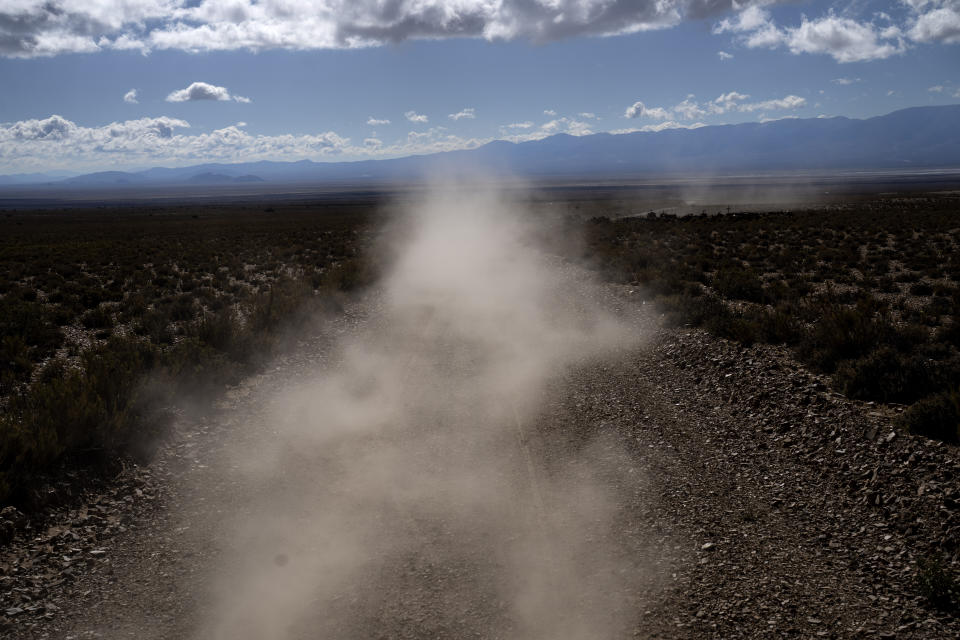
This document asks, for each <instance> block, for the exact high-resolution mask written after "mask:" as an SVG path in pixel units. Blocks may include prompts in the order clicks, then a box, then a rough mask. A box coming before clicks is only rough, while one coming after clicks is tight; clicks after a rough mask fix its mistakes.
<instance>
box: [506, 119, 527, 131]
mask: <svg viewBox="0 0 960 640" xmlns="http://www.w3.org/2000/svg"><path fill="white" fill-rule="evenodd" d="M500 128H501V129H531V128H533V122H531V121H530V120H527V121H526V122H514V123H513V124H507V125H504V126H502V127H500Z"/></svg>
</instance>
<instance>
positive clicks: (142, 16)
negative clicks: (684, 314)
mask: <svg viewBox="0 0 960 640" xmlns="http://www.w3.org/2000/svg"><path fill="white" fill-rule="evenodd" d="M735 6H737V3H736V2H735V1H734V0H416V1H399V0H395V1H390V2H384V1H382V0H351V1H346V0H90V1H87V2H79V1H56V0H54V1H51V0H7V2H6V3H5V5H4V8H2V9H0V55H6V56H14V57H34V56H45V55H57V54H61V53H71V52H73V53H76V52H95V51H99V50H105V49H140V50H143V51H149V50H152V49H179V50H184V51H191V52H192V51H209V50H235V49H248V50H254V51H256V50H264V49H343V48H356V47H369V46H379V45H384V44H389V43H393V42H400V41H404V40H410V39H439V38H456V37H466V38H484V39H487V40H511V39H520V38H522V39H528V40H532V41H536V42H547V41H552V40H558V39H563V38H570V37H579V36H612V35H619V34H627V33H637V32H641V31H648V30H653V29H664V28H669V27H672V26H675V25H677V24H679V23H680V22H682V21H684V20H689V19H701V18H705V17H711V16H715V15H718V14H719V13H721V12H724V11H729V10H730V9H731V8H732V7H735Z"/></svg>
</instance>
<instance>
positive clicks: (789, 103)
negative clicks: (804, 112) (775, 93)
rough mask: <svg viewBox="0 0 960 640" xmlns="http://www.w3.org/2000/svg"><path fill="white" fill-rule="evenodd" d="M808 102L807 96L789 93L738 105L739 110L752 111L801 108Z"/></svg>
mask: <svg viewBox="0 0 960 640" xmlns="http://www.w3.org/2000/svg"><path fill="white" fill-rule="evenodd" d="M805 104H807V100H806V98H801V97H800V96H794V95H789V96H786V97H784V98H777V99H775V100H764V101H763V102H751V103H746V104H739V105H737V107H736V109H737V111H744V112H747V113H749V112H752V111H774V110H781V109H782V110H788V109H799V108H800V107H802V106H804V105H805ZM789 117H795V116H781V118H789Z"/></svg>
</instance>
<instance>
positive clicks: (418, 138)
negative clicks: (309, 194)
mask: <svg viewBox="0 0 960 640" xmlns="http://www.w3.org/2000/svg"><path fill="white" fill-rule="evenodd" d="M0 86H2V87H3V90H2V91H0V173H16V172H29V171H42V170H50V169H68V170H76V171H87V170H97V169H117V168H119V169H135V168H143V167H148V166H157V165H164V166H176V165H186V164H196V163H199V162H205V161H220V162H237V161H245V160H257V159H274V160H298V159H302V158H310V159H313V160H320V161H323V160H328V161H336V160H353V159H363V158H377V157H393V156H400V155H408V154H411V153H428V152H432V151H440V150H446V149H456V148H469V147H473V146H477V145H480V144H484V143H486V142H488V141H490V140H494V139H508V140H515V141H522V140H526V139H535V138H540V137H544V136H546V135H551V134H554V133H560V132H566V133H570V134H573V135H583V134H588V133H595V132H601V131H612V132H621V131H629V130H655V129H660V128H668V127H696V126H702V125H710V124H723V123H732V122H744V121H755V120H764V119H774V118H783V117H817V116H822V115H825V116H834V115H843V116H847V117H857V118H861V117H869V116H874V115H880V114H883V113H887V112H890V111H893V110H895V109H899V108H903V107H908V106H917V105H928V104H951V103H957V102H960V0H897V1H895V2H889V1H887V2H854V3H844V4H830V3H817V2H809V3H790V4H778V3H775V2H754V3H750V2H739V3H737V2H733V3H731V2H724V1H723V0H659V2H653V1H646V0H629V1H628V0H416V1H414V0H391V1H388V2H384V1H382V0H381V1H379V2H375V1H373V0H369V1H368V0H353V1H348V0H261V1H259V2H258V1H256V0H193V1H190V2H185V1H183V0H86V1H84V2H68V1H65V0H61V1H60V2H57V0H54V2H40V1H37V0H8V1H7V2H5V3H4V5H3V6H2V7H0Z"/></svg>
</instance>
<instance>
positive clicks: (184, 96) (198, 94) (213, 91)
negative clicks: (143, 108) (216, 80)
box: [167, 82, 250, 103]
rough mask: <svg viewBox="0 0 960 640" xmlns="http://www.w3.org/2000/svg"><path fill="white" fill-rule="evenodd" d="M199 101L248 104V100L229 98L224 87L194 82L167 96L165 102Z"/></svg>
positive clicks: (241, 97)
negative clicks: (229, 101) (230, 101)
mask: <svg viewBox="0 0 960 640" xmlns="http://www.w3.org/2000/svg"><path fill="white" fill-rule="evenodd" d="M201 100H219V101H228V100H233V101H235V102H243V103H248V102H250V98H244V97H243V96H231V95H230V92H229V91H227V88H226V87H218V86H216V85H213V84H208V83H206V82H194V83H193V84H191V85H190V86H189V87H187V88H186V89H178V90H177V91H174V92H172V93H171V94H170V95H168V96H167V102H199V101H201Z"/></svg>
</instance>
